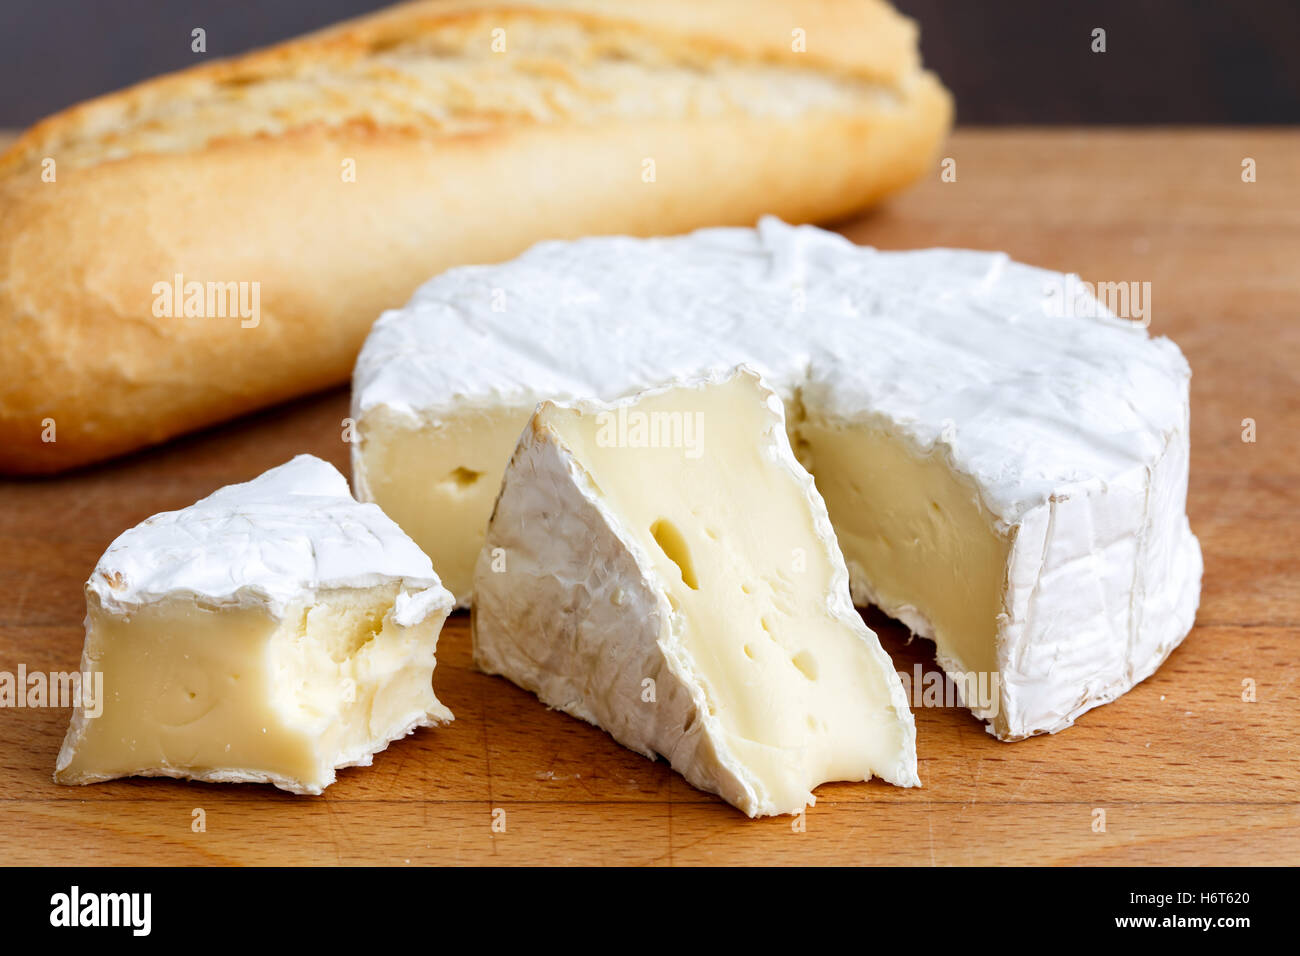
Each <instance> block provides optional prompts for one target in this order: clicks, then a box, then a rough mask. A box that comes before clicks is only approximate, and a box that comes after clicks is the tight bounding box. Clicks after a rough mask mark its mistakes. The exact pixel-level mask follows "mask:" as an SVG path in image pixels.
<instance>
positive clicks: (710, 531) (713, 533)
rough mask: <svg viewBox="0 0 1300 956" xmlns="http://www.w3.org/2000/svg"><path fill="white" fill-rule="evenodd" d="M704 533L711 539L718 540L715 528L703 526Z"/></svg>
mask: <svg viewBox="0 0 1300 956" xmlns="http://www.w3.org/2000/svg"><path fill="white" fill-rule="evenodd" d="M704 533H705V534H707V535H708V536H709V538H710V539H712V540H713V541H717V540H718V532H717V529H716V528H705V529H704Z"/></svg>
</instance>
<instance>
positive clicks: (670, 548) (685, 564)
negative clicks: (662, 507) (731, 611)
mask: <svg viewBox="0 0 1300 956" xmlns="http://www.w3.org/2000/svg"><path fill="white" fill-rule="evenodd" d="M650 534H651V535H652V536H653V537H654V539H655V543H656V544H658V545H659V548H660V550H662V551H663V553H664V554H665V555H667V556H668V560H669V561H671V562H672V563H673V564H675V565H677V570H678V571H680V572H681V575H682V582H683V583H684V584H685V585H686V586H687V587H688V588H690V589H691V590H692V591H698V590H699V589H700V582H699V580H698V579H697V578H696V577H695V566H694V565H693V564H692V563H691V551H690V549H689V548H688V547H687V546H686V538H685V537H684V536H683V535H682V533H681V532H680V531H679V530H678V529H677V526H676V525H675V524H673V523H672V522H671V521H669V520H668V519H667V518H660V519H659V520H658V521H656V522H655V523H654V524H652V525H651V526H650Z"/></svg>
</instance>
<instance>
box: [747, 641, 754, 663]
mask: <svg viewBox="0 0 1300 956" xmlns="http://www.w3.org/2000/svg"><path fill="white" fill-rule="evenodd" d="M745 656H746V657H748V658H749V659H750V660H751V661H752V660H753V659H754V648H753V647H751V646H750V645H748V644H746V645H745Z"/></svg>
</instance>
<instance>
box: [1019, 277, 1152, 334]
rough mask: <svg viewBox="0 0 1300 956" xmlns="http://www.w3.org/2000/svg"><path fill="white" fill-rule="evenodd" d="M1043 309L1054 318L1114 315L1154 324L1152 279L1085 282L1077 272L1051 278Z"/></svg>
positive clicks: (1045, 286)
mask: <svg viewBox="0 0 1300 956" xmlns="http://www.w3.org/2000/svg"><path fill="white" fill-rule="evenodd" d="M1043 312H1044V314H1046V315H1050V316H1052V317H1053V318H1057V319H1065V318H1086V319H1092V318H1097V317H1098V316H1103V315H1113V316H1117V317H1118V318H1121V319H1135V320H1137V322H1138V323H1139V324H1140V325H1141V326H1142V328H1144V329H1145V328H1146V327H1147V326H1149V325H1150V324H1151V283H1150V282H1098V283H1095V284H1094V283H1092V282H1084V281H1083V280H1082V279H1080V278H1079V277H1078V276H1076V275H1067V276H1063V277H1061V278H1060V279H1049V280H1048V281H1047V282H1046V283H1045V284H1044V285H1043Z"/></svg>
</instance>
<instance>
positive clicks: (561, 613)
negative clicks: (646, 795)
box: [473, 370, 919, 816]
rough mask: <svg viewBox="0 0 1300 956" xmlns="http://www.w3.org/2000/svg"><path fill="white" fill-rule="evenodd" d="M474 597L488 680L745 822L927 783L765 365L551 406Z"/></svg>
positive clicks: (520, 452)
mask: <svg viewBox="0 0 1300 956" xmlns="http://www.w3.org/2000/svg"><path fill="white" fill-rule="evenodd" d="M620 416H621V417H620ZM629 419H630V420H631V426H630V428H631V431H629V429H628V427H627V423H628V421H629ZM620 422H622V423H623V424H622V426H620V425H619V423H620ZM647 426H648V427H649V428H651V429H661V430H660V431H658V432H656V434H654V435H651V436H650V437H649V438H645V439H644V440H638V438H637V433H636V429H638V428H642V429H644V428H645V427H647ZM620 427H622V432H621V433H620V431H619V429H620ZM665 436H673V437H676V438H677V439H678V440H677V441H671V440H667V441H660V440H656V439H657V438H664V437H665ZM475 595H476V597H475V603H474V618H473V620H474V626H473V633H474V659H475V663H476V664H477V665H478V666H479V667H480V668H482V669H483V670H484V671H486V672H488V673H493V674H502V675H504V676H505V677H507V678H509V679H510V680H512V681H514V682H515V683H516V684H519V685H520V686H521V687H524V688H526V689H528V690H531V691H533V692H534V693H536V694H537V695H538V696H539V697H540V698H541V699H542V700H543V701H544V702H545V703H547V704H548V705H550V706H552V707H555V708H558V709H560V710H563V711H565V712H566V713H569V714H572V715H574V716H576V717H580V718H582V719H584V720H587V721H590V722H591V723H593V724H596V725H597V726H599V727H602V728H604V729H605V730H607V731H608V732H609V733H610V734H611V735H612V736H613V737H614V738H615V739H616V740H618V741H619V742H620V743H622V744H623V745H624V746H627V747H629V748H631V749H632V750H635V751H637V752H638V753H641V754H644V755H645V756H647V757H654V756H655V755H662V756H663V757H664V758H665V759H667V760H668V761H669V762H670V763H671V764H672V766H673V768H674V769H675V770H677V771H678V772H680V773H681V774H682V775H683V776H685V777H686V779H687V780H689V781H690V782H691V783H692V784H694V785H695V786H697V787H699V788H701V789H703V790H708V791H711V792H713V793H717V794H719V795H721V796H722V797H723V799H725V800H727V801H728V802H729V803H731V804H733V805H735V806H736V807H738V808H740V809H741V810H743V811H744V812H745V813H747V814H748V815H750V816H758V815H765V814H776V813H797V812H799V811H800V810H802V809H803V808H804V807H805V806H806V805H808V804H811V803H813V802H814V797H813V794H812V790H813V788H814V787H816V786H817V785H819V784H821V783H823V782H825V781H829V780H865V779H869V778H871V777H872V776H880V777H882V778H883V779H885V780H888V781H890V782H892V783H895V784H899V785H901V786H914V785H918V784H919V780H918V777H917V772H916V747H915V737H916V731H915V728H914V726H913V722H912V715H911V712H910V711H909V710H908V706H907V700H906V697H905V695H904V693H903V688H902V684H901V683H900V681H899V678H898V675H897V674H896V673H895V672H894V670H893V666H892V664H891V662H890V659H889V657H888V655H887V654H885V652H884V650H883V649H882V648H881V647H880V644H879V642H878V641H877V639H876V636H875V635H874V634H873V633H872V632H871V631H870V630H869V629H868V628H867V626H866V625H865V624H864V623H863V622H862V619H861V617H860V616H859V615H858V613H857V612H856V611H855V610H854V608H853V604H852V601H851V600H850V597H849V590H848V571H847V569H846V568H845V565H844V561H843V558H842V557H841V555H840V553H839V549H838V547H837V546H836V543H835V535H834V532H833V531H832V530H831V526H830V521H829V519H828V518H827V515H826V507H825V505H824V504H823V502H822V499H821V496H820V495H818V493H817V490H816V488H815V487H814V485H813V481H812V478H811V476H810V475H809V474H808V472H807V471H805V470H804V469H803V468H802V467H801V466H800V465H799V463H798V462H797V461H796V460H795V458H794V455H793V453H792V452H791V449H790V444H789V440H788V438H787V436H786V431H785V420H784V414H783V411H782V407H781V402H780V400H779V399H778V398H777V397H776V395H775V394H774V393H772V392H771V391H770V390H769V389H767V388H766V387H764V386H763V385H762V384H761V383H760V382H759V380H758V376H757V375H755V374H754V373H753V372H749V371H743V370H742V371H739V372H737V373H736V374H735V375H733V376H729V377H726V378H722V377H715V378H711V379H707V380H705V381H702V382H695V383H690V384H682V385H678V386H673V387H667V388H663V389H658V390H653V391H649V392H645V393H642V394H641V395H638V396H636V397H634V398H632V399H628V400H625V401H624V402H622V403H618V404H616V405H603V404H599V403H592V402H584V403H578V404H575V405H571V406H570V405H557V404H554V403H549V402H548V403H544V404H543V405H542V406H541V407H540V408H539V409H538V411H537V413H536V415H535V416H534V417H533V418H532V419H531V420H530V422H529V424H528V426H527V427H526V428H525V430H524V433H523V437H522V438H521V439H520V442H519V445H518V448H517V450H516V452H515V454H514V457H513V459H512V461H511V463H510V467H509V468H508V469H507V471H506V475H505V480H504V483H503V485H502V489H501V494H500V498H499V500H498V502H497V504H496V508H495V512H494V515H493V518H492V522H491V525H490V527H489V529H488V532H487V541H486V545H485V548H484V551H483V553H482V555H481V557H480V559H479V562H478V568H477V572H476V575H475Z"/></svg>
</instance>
